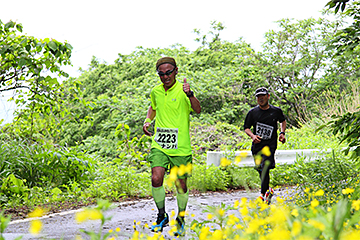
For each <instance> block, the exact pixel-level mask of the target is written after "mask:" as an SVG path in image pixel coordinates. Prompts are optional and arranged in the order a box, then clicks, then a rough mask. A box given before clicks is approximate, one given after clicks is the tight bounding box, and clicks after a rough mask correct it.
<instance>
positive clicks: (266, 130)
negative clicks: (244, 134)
mask: <svg viewBox="0 0 360 240" xmlns="http://www.w3.org/2000/svg"><path fill="white" fill-rule="evenodd" d="M283 121H285V116H284V113H283V111H282V110H281V109H280V108H279V107H275V106H272V105H270V108H268V109H267V110H262V109H261V108H260V107H259V106H256V107H254V108H252V109H251V110H250V111H249V112H248V114H247V115H246V118H245V123H244V130H245V129H247V128H249V129H251V127H252V132H253V133H254V134H255V135H259V136H260V137H261V138H262V140H261V142H260V143H258V144H254V143H253V144H252V147H251V151H252V152H253V154H256V153H257V152H259V151H260V150H261V149H262V148H263V147H264V146H269V147H270V148H271V149H276V148H277V129H278V127H277V126H278V124H277V123H278V122H280V123H281V122H283Z"/></svg>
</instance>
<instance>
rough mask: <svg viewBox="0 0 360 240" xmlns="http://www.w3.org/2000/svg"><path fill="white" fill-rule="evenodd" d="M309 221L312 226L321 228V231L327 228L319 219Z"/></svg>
mask: <svg viewBox="0 0 360 240" xmlns="http://www.w3.org/2000/svg"><path fill="white" fill-rule="evenodd" d="M308 223H309V224H310V225H311V226H313V227H315V228H317V229H319V230H321V231H324V230H325V225H324V224H323V223H322V222H319V221H316V220H313V219H309V221H308Z"/></svg>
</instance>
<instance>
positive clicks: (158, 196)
mask: <svg viewBox="0 0 360 240" xmlns="http://www.w3.org/2000/svg"><path fill="white" fill-rule="evenodd" d="M151 191H152V195H153V197H154V201H155V204H156V207H157V208H158V209H159V213H165V189H164V186H161V187H157V188H156V187H151Z"/></svg>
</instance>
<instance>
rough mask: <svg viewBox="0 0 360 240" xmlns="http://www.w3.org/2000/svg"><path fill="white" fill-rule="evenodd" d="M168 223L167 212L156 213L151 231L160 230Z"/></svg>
mask: <svg viewBox="0 0 360 240" xmlns="http://www.w3.org/2000/svg"><path fill="white" fill-rule="evenodd" d="M168 223H169V215H168V214H167V213H164V214H160V213H159V214H158V216H157V219H156V224H155V225H152V226H151V231H153V232H162V230H163V228H164V227H165V226H167V224H168Z"/></svg>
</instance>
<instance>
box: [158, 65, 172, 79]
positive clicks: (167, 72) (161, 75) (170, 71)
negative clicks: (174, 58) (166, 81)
mask: <svg viewBox="0 0 360 240" xmlns="http://www.w3.org/2000/svg"><path fill="white" fill-rule="evenodd" d="M175 69H176V67H174V69H173V70H169V71H166V72H165V73H163V72H161V71H160V72H159V71H158V72H157V73H158V74H159V76H160V77H163V76H165V75H166V76H170V75H171V74H172V73H173V72H174V71H175Z"/></svg>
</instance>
